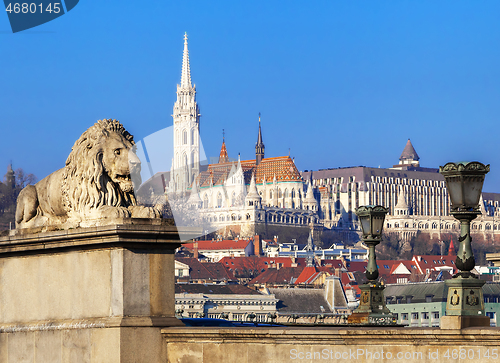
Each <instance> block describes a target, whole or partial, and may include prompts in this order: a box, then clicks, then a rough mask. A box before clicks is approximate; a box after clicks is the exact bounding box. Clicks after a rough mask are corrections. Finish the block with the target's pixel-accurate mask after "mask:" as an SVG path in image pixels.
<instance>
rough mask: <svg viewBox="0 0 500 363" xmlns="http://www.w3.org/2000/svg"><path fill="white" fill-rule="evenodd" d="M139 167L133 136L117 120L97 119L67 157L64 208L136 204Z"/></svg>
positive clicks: (80, 208)
mask: <svg viewBox="0 0 500 363" xmlns="http://www.w3.org/2000/svg"><path fill="white" fill-rule="evenodd" d="M140 170H141V163H140V160H139V158H138V157H137V155H136V154H135V143H134V139H133V136H132V135H131V134H129V133H128V132H127V131H126V130H125V128H124V127H123V125H122V124H120V122H119V121H117V120H111V119H109V120H106V119H104V120H99V121H97V123H95V124H94V126H92V127H90V128H89V129H88V130H87V131H85V132H84V133H83V134H82V136H80V138H79V139H78V140H77V141H76V142H75V144H74V146H73V149H72V150H71V153H70V154H69V156H68V159H67V160H66V167H65V169H64V178H63V193H64V197H65V198H64V199H65V200H64V205H65V208H66V209H67V210H72V211H82V210H83V209H89V208H90V209H92V208H98V207H100V206H103V205H108V206H114V207H128V206H130V205H136V204H137V203H136V199H135V196H134V185H133V184H134V183H136V185H139V184H140V182H141V181H140ZM133 179H134V180H133Z"/></svg>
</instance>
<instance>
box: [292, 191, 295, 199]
mask: <svg viewBox="0 0 500 363" xmlns="http://www.w3.org/2000/svg"><path fill="white" fill-rule="evenodd" d="M292 198H295V189H292Z"/></svg>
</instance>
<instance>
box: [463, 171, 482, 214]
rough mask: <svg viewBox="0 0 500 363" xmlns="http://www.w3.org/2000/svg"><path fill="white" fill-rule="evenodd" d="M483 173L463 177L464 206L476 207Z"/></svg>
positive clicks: (479, 196)
mask: <svg viewBox="0 0 500 363" xmlns="http://www.w3.org/2000/svg"><path fill="white" fill-rule="evenodd" d="M483 182H484V175H471V176H465V177H464V186H463V188H464V199H465V201H464V205H465V207H466V208H476V207H477V206H478V204H479V199H480V198H481V191H482V190H483Z"/></svg>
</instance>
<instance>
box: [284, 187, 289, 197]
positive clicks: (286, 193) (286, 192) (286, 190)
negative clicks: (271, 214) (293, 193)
mask: <svg viewBox="0 0 500 363" xmlns="http://www.w3.org/2000/svg"><path fill="white" fill-rule="evenodd" d="M284 195H285V198H288V189H285V193H284Z"/></svg>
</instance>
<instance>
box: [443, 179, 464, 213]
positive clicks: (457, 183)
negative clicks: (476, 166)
mask: <svg viewBox="0 0 500 363" xmlns="http://www.w3.org/2000/svg"><path fill="white" fill-rule="evenodd" d="M445 179H446V187H447V188H448V194H449V195H450V200H451V205H452V207H454V208H458V207H460V206H462V205H464V199H463V183H462V177H460V176H448V177H445Z"/></svg>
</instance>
